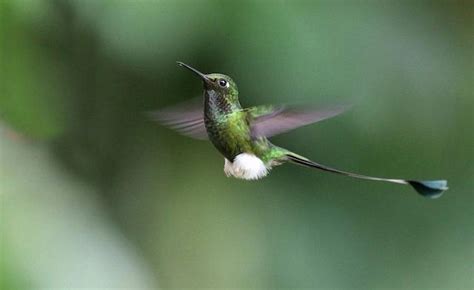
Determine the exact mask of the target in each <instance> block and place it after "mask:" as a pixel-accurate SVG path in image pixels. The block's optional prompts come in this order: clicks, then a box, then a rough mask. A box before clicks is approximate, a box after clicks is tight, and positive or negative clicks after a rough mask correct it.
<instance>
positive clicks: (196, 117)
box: [149, 98, 208, 140]
mask: <svg viewBox="0 0 474 290" xmlns="http://www.w3.org/2000/svg"><path fill="white" fill-rule="evenodd" d="M149 116H150V118H151V119H152V120H154V121H157V122H159V123H161V124H163V125H164V126H166V127H168V128H171V129H173V130H176V131H177V132H178V133H180V134H182V135H185V136H188V137H191V138H194V139H199V140H207V139H208V136H207V132H206V127H205V125H204V107H203V104H202V98H196V99H193V100H191V101H187V102H184V103H181V104H178V105H175V106H172V107H168V108H165V109H163V110H158V111H153V112H151V113H149Z"/></svg>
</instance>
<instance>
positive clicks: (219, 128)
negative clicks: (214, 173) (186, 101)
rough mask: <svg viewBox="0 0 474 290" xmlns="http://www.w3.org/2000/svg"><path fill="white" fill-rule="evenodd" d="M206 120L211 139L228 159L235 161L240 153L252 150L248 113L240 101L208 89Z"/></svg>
mask: <svg viewBox="0 0 474 290" xmlns="http://www.w3.org/2000/svg"><path fill="white" fill-rule="evenodd" d="M204 122H205V126H206V130H207V134H208V135H209V140H210V141H211V142H212V144H213V145H214V147H216V149H217V150H219V152H221V154H222V155H224V157H226V158H227V159H228V160H230V161H233V160H234V158H235V157H236V156H237V155H239V154H240V153H243V152H252V146H251V137H250V127H249V124H248V121H247V115H246V112H245V111H242V107H241V106H240V104H239V103H238V102H237V103H236V102H231V101H229V100H228V99H226V98H225V96H222V95H219V94H217V93H215V92H214V93H213V91H207V92H206V93H205V103H204Z"/></svg>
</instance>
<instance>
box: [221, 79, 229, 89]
mask: <svg viewBox="0 0 474 290" xmlns="http://www.w3.org/2000/svg"><path fill="white" fill-rule="evenodd" d="M219 86H221V87H223V88H226V87H228V83H227V81H226V80H224V79H220V80H219Z"/></svg>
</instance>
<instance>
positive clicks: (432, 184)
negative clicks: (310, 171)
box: [286, 153, 448, 198]
mask: <svg viewBox="0 0 474 290" xmlns="http://www.w3.org/2000/svg"><path fill="white" fill-rule="evenodd" d="M286 156H287V157H288V160H289V161H291V162H293V163H296V164H299V165H303V166H307V167H311V168H317V169H321V170H324V171H328V172H332V173H336V174H342V175H345V176H350V177H355V178H360V179H367V180H376V181H386V182H391V183H398V184H408V185H411V186H412V187H413V188H414V189H415V190H416V191H417V192H418V193H419V194H420V195H422V196H425V197H429V198H438V197H440V196H441V195H442V194H443V192H444V191H445V190H447V189H448V186H447V185H448V182H447V181H446V180H425V181H418V180H405V179H391V178H380V177H373V176H366V175H360V174H356V173H351V172H346V171H342V170H337V169H334V168H331V167H327V166H324V165H321V164H319V163H316V162H314V161H311V160H309V159H307V158H305V157H303V156H299V155H297V154H294V153H290V154H287V155H286Z"/></svg>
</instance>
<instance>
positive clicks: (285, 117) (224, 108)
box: [153, 62, 448, 198]
mask: <svg viewBox="0 0 474 290" xmlns="http://www.w3.org/2000/svg"><path fill="white" fill-rule="evenodd" d="M178 64H179V65H180V66H183V67H185V68H187V69H189V70H191V71H193V72H194V73H196V74H197V75H198V76H199V77H200V78H201V79H202V81H203V86H204V94H203V96H204V102H203V103H204V106H202V101H201V104H199V105H189V104H185V105H178V106H175V107H172V108H167V109H164V110H161V111H158V112H156V113H154V114H153V118H154V119H156V120H158V121H160V122H162V123H163V124H164V125H167V126H169V127H171V128H173V129H175V130H177V131H178V132H180V133H182V134H183V135H187V136H190V137H193V138H196V139H209V140H210V141H211V142H212V144H213V145H214V147H216V149H217V150H218V151H219V152H220V153H221V154H222V155H223V156H224V157H225V167H224V171H225V173H226V174H227V175H228V176H234V177H237V178H243V179H259V178H261V177H264V176H265V175H267V173H268V171H269V170H270V169H271V168H272V167H273V166H276V165H279V164H281V163H284V162H291V163H295V164H299V165H302V166H306V167H311V168H317V169H320V170H324V171H328V172H332V173H337V174H342V175H346V176H350V177H355V178H360V179H366V180H375V181H386V182H391V183H397V184H407V185H411V186H412V187H413V188H414V189H415V190H416V191H417V192H418V193H420V194H421V195H423V196H427V197H431V198H435V197H438V196H440V195H441V194H442V193H443V191H445V190H447V189H448V188H447V182H446V181H445V180H431V181H415V180H405V179H389V178H379V177H372V176H365V175H360V174H355V173H351V172H346V171H341V170H337V169H334V168H331V167H328V166H324V165H321V164H318V163H316V162H314V161H311V160H309V159H307V158H305V157H303V156H300V155H298V154H295V153H293V152H291V151H289V150H287V149H284V148H281V147H278V146H275V145H273V144H272V143H271V142H270V141H269V140H268V138H269V137H271V136H274V135H277V134H280V133H283V132H286V131H289V130H292V129H295V128H297V127H300V126H304V125H307V124H311V123H315V122H318V121H321V120H324V119H327V118H330V117H333V116H336V115H338V114H340V113H342V112H343V111H344V110H345V109H346V107H340V106H339V107H333V108H329V109H325V110H314V109H312V108H308V107H305V108H295V107H287V106H274V105H264V106H256V107H251V108H242V106H241V105H240V102H239V92H238V89H237V85H236V84H235V82H234V81H233V80H232V79H231V78H230V77H229V76H226V75H223V74H218V73H212V74H203V73H201V72H200V71H198V70H196V69H194V68H192V67H190V66H189V65H186V64H184V63H181V62H178Z"/></svg>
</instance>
